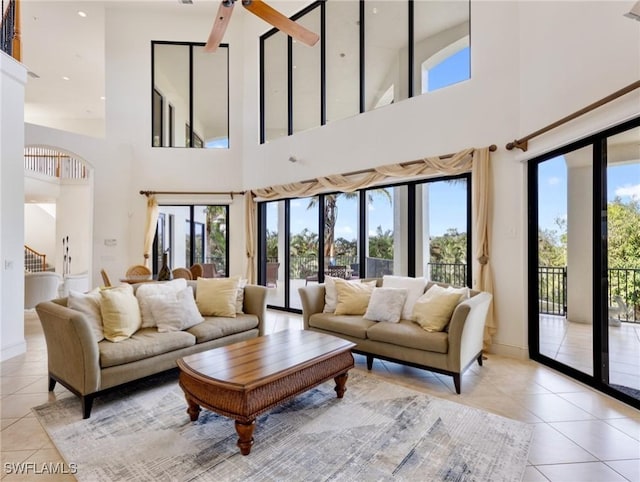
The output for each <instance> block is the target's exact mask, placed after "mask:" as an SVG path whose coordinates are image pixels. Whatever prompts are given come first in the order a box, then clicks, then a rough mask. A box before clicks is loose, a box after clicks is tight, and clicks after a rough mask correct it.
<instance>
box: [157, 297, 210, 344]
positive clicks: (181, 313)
mask: <svg viewBox="0 0 640 482" xmlns="http://www.w3.org/2000/svg"><path fill="white" fill-rule="evenodd" d="M155 298H156V299H155V300H154V302H153V303H152V304H151V312H152V313H153V318H154V319H155V321H156V324H157V325H158V331H159V332H160V333H163V332H167V331H181V330H186V329H187V328H191V327H192V326H194V325H197V324H198V323H202V322H203V321H204V318H203V317H202V315H201V314H200V312H199V311H198V307H197V306H196V300H195V298H194V297H193V288H192V287H191V286H187V287H186V289H184V290H182V291H178V292H177V293H168V294H167V295H166V296H156V297H155Z"/></svg>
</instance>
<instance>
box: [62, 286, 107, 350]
mask: <svg viewBox="0 0 640 482" xmlns="http://www.w3.org/2000/svg"><path fill="white" fill-rule="evenodd" d="M67 307H69V308H71V309H72V310H78V311H79V312H81V313H82V314H84V316H85V318H86V319H87V321H88V322H89V326H90V327H91V332H92V333H93V337H94V338H95V340H96V342H98V341H100V340H104V331H103V330H102V314H101V313H100V290H99V289H98V288H96V289H94V290H93V291H89V292H88V293H87V294H85V293H80V292H79V291H75V290H69V297H68V298H67Z"/></svg>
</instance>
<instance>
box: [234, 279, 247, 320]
mask: <svg viewBox="0 0 640 482" xmlns="http://www.w3.org/2000/svg"><path fill="white" fill-rule="evenodd" d="M247 281H248V280H246V279H241V280H240V282H239V283H238V296H237V297H236V313H244V311H242V308H243V305H244V287H245V286H247Z"/></svg>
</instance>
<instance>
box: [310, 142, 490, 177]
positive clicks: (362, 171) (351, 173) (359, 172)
mask: <svg viewBox="0 0 640 482" xmlns="http://www.w3.org/2000/svg"><path fill="white" fill-rule="evenodd" d="M489 150H490V151H491V152H495V151H497V150H498V146H496V145H495V144H491V145H490V146H489ZM456 154H457V152H456V153H453V154H443V155H442V156H436V157H438V158H440V159H449V158H450V157H453V156H455V155H456ZM421 162H424V161H423V160H422V159H417V160H415V161H408V162H400V163H399V164H400V165H401V166H403V167H406V166H412V165H413V164H420V163H421ZM369 172H375V168H373V167H372V168H369V169H360V170H359V171H350V172H343V173H341V174H340V175H341V176H346V177H348V176H357V175H358V174H367V173H369ZM320 177H322V176H320ZM317 180H318V178H313V179H305V180H304V181H299V182H301V183H309V182H316V181H317Z"/></svg>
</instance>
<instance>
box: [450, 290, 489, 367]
mask: <svg viewBox="0 0 640 482" xmlns="http://www.w3.org/2000/svg"><path fill="white" fill-rule="evenodd" d="M491 299H492V296H491V294H490V293H486V292H480V293H478V294H477V295H475V296H472V297H471V298H469V299H468V300H465V301H463V302H462V303H460V304H459V305H458V306H457V307H456V309H455V310H454V312H453V316H452V317H451V322H450V323H449V353H448V361H447V364H448V365H449V369H450V370H452V371H457V372H460V371H461V370H463V369H464V368H465V367H466V366H467V365H468V364H469V363H471V362H472V361H473V360H474V359H475V357H477V356H478V353H480V352H481V351H482V344H483V339H484V325H485V323H486V321H487V312H488V310H489V304H490V303H491Z"/></svg>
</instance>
